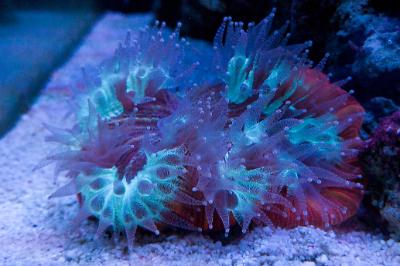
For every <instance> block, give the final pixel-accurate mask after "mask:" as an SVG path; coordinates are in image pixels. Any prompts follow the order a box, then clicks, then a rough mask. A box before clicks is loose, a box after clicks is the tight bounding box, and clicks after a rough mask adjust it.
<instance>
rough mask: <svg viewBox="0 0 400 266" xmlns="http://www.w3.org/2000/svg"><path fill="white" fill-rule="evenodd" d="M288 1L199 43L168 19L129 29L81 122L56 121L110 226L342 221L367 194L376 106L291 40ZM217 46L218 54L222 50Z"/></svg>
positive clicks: (77, 180)
mask: <svg viewBox="0 0 400 266" xmlns="http://www.w3.org/2000/svg"><path fill="white" fill-rule="evenodd" d="M274 13H275V11H272V13H271V14H270V15H269V16H268V17H267V18H265V19H264V20H263V21H261V22H260V23H259V24H257V25H255V24H254V23H250V24H249V25H248V26H244V25H243V23H241V22H233V21H232V19H231V18H225V20H224V22H223V23H222V25H221V27H220V28H219V29H218V31H217V33H216V36H215V40H214V44H213V49H210V52H207V53H208V54H206V55H204V56H202V55H201V54H200V55H199V54H198V53H197V54H196V53H193V52H191V49H192V47H191V45H190V43H189V42H188V41H186V40H185V39H183V38H181V37H180V36H179V29H180V25H178V27H177V28H176V30H175V31H173V32H172V33H168V31H167V30H166V29H165V24H164V23H159V22H156V24H155V25H154V26H153V27H146V28H144V29H142V30H141V31H140V33H139V34H138V35H137V36H136V35H135V37H132V36H131V34H130V33H128V35H127V38H126V41H125V42H124V43H123V44H121V45H120V47H119V48H118V49H117V50H116V52H115V54H114V56H113V57H112V58H110V59H108V60H106V61H104V62H103V63H102V64H101V65H100V66H99V68H98V69H97V70H96V71H88V70H86V71H84V79H85V82H86V87H85V88H84V89H83V90H80V91H78V90H76V91H74V94H73V99H72V102H73V106H74V107H73V108H74V110H77V112H76V125H75V126H74V127H73V128H72V129H68V130H61V129H56V128H52V127H49V130H50V131H51V132H52V135H51V136H49V140H50V141H56V142H59V143H60V147H62V148H60V149H61V150H60V151H59V153H56V154H53V155H51V156H49V157H48V158H47V159H48V160H49V161H51V162H55V164H56V167H57V170H58V171H59V172H64V173H65V174H66V175H67V176H68V177H70V179H71V182H70V183H69V184H67V185H66V186H64V187H62V188H60V189H59V190H58V191H56V192H55V193H54V196H65V195H74V194H77V195H78V196H79V198H80V204H81V211H80V213H79V215H78V218H77V220H83V219H86V218H87V217H89V216H94V217H96V218H97V219H98V221H99V227H98V234H101V233H102V232H104V231H105V230H106V229H112V231H114V232H117V233H119V232H125V233H126V235H127V237H128V240H129V241H133V239H134V235H135V231H136V229H137V228H138V227H140V228H144V229H147V230H150V231H152V232H154V233H156V234H158V233H159V232H160V230H162V229H163V228H165V227H166V226H173V227H178V228H183V229H186V230H198V231H225V233H226V234H229V230H230V229H231V228H232V226H233V225H235V224H237V225H240V227H241V228H242V232H246V231H247V230H248V228H249V226H250V225H251V224H255V225H271V226H282V227H295V226H300V225H314V226H317V227H322V228H326V227H330V226H332V225H335V224H338V223H340V222H342V221H344V220H345V219H347V218H348V217H350V216H351V215H353V214H354V213H355V211H356V209H357V207H358V204H359V202H360V199H361V197H362V190H363V187H362V185H361V184H360V179H361V177H362V176H361V174H360V170H359V167H358V166H357V161H356V155H357V152H358V150H359V147H360V144H361V140H360V138H359V137H358V132H359V128H360V125H361V120H362V116H363V112H364V111H363V109H362V107H361V106H360V105H359V104H358V102H357V101H356V100H355V99H354V98H353V97H352V96H351V95H350V94H349V93H347V92H346V91H344V90H342V89H341V88H340V87H339V86H340V85H341V84H340V83H341V82H338V83H331V82H330V81H329V79H328V78H327V76H326V75H325V74H323V73H322V72H321V69H322V68H323V65H324V64H325V61H326V58H324V59H323V60H322V61H321V63H320V64H318V65H317V66H313V64H312V62H310V60H309V59H308V58H307V53H308V48H309V47H310V45H311V43H310V42H306V43H303V44H294V45H287V44H286V41H287V38H288V37H289V34H286V28H287V26H288V24H285V25H284V26H283V27H282V28H280V29H278V30H276V31H274V32H272V33H270V28H271V23H272V19H273V16H274ZM210 53H211V54H210Z"/></svg>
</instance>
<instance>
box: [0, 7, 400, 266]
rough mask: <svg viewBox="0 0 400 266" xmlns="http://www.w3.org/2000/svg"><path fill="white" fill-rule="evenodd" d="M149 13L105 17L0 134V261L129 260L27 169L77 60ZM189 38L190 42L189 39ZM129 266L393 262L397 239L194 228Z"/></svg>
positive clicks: (57, 119)
mask: <svg viewBox="0 0 400 266" xmlns="http://www.w3.org/2000/svg"><path fill="white" fill-rule="evenodd" d="M150 20H151V17H150V16H149V15H134V16H125V15H120V14H116V13H109V14H107V15H105V16H104V17H103V18H102V19H101V20H100V21H99V22H98V23H97V25H96V26H95V27H94V29H93V30H92V32H91V33H90V34H89V35H88V37H87V38H86V40H85V41H84V42H83V44H82V46H81V47H80V48H79V49H78V50H77V51H76V53H75V55H74V56H73V57H72V58H71V59H70V60H69V62H67V64H66V65H65V66H63V67H62V68H60V69H59V70H58V71H56V72H55V73H54V74H53V76H52V79H51V80H50V82H49V84H48V86H47V88H46V90H45V91H44V93H43V95H42V96H41V97H40V98H39V100H38V102H37V103H36V104H35V105H34V106H33V107H32V108H31V110H30V111H29V112H28V113H27V114H26V115H24V116H23V117H22V119H20V121H19V123H18V124H17V125H16V126H15V128H14V129H12V130H11V131H10V132H9V133H8V134H7V135H6V136H5V137H4V138H3V139H1V140H0V184H1V186H0V195H1V197H0V210H1V211H0V265H128V264H129V256H128V254H127V253H126V252H125V251H124V245H125V243H124V241H121V242H117V243H116V244H114V242H113V241H112V240H109V239H106V238H104V239H101V240H94V237H93V236H94V234H95V231H96V224H95V223H94V222H90V221H87V222H84V223H83V224H82V225H81V227H80V230H78V232H76V233H74V234H69V233H67V229H68V228H69V223H70V221H72V220H73V218H74V216H75V215H76V213H77V211H78V204H77V202H76V199H75V198H74V197H65V198H57V199H48V196H49V195H50V194H51V193H52V192H54V190H55V189H56V188H57V187H58V186H59V185H60V184H65V183H66V182H67V180H66V179H65V178H63V177H62V176H61V177H60V178H59V180H58V184H54V182H53V180H54V176H53V170H54V169H53V168H52V167H47V168H41V169H39V170H36V171H32V169H33V168H34V166H36V165H37V164H38V163H39V161H40V160H41V159H42V158H44V156H45V155H46V154H49V153H51V152H52V151H53V150H54V149H56V147H57V146H56V144H53V143H49V142H45V136H46V135H47V134H48V133H47V132H46V130H45V128H44V126H43V123H47V124H50V125H53V126H59V127H62V128H65V127H68V125H71V121H70V119H69V118H66V119H65V118H64V117H65V114H66V110H67V108H66V106H65V102H64V100H62V98H61V97H60V94H62V93H61V92H62V91H63V88H65V86H67V85H71V86H72V85H73V81H74V80H77V79H78V75H79V74H78V73H80V66H81V65H86V64H91V63H95V64H97V63H98V62H100V61H101V59H102V58H103V57H105V56H107V55H109V54H110V53H112V50H113V48H114V47H116V44H117V42H118V40H121V39H123V37H124V34H125V32H126V29H128V28H131V29H137V28H138V27H139V26H143V25H144V24H146V23H147V22H149V21H150ZM192 43H193V42H192ZM130 258H131V262H132V263H131V264H132V265H157V266H162V265H193V266H195V265H208V266H212V265H246V266H250V265H276V266H278V265H282V266H283V265H284V266H287V265H309V266H312V265H349V266H356V265H357V266H358V265H393V266H394V265H400V243H398V242H395V241H393V240H389V241H385V240H384V239H382V237H381V236H379V235H373V234H370V233H366V232H350V233H339V232H333V231H330V232H325V231H322V230H319V229H314V228H311V227H310V228H305V227H301V228H297V229H292V230H283V229H271V228H256V229H255V230H252V231H250V232H248V233H247V234H246V235H245V236H244V237H243V239H241V240H240V241H239V242H237V243H236V242H235V243H234V244H233V243H232V244H228V245H222V244H221V242H214V241H212V240H210V239H208V238H206V237H204V236H203V235H201V234H199V233H193V234H188V235H185V236H182V235H172V236H169V237H164V238H163V239H162V240H161V241H159V242H156V243H136V244H135V246H134V249H133V252H132V253H131V254H130Z"/></svg>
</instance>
